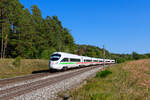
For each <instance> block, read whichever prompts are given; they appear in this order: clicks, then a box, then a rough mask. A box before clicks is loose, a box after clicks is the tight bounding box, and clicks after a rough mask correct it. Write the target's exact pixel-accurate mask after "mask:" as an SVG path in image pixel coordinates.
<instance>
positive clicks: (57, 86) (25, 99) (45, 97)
mask: <svg viewBox="0 0 150 100" xmlns="http://www.w3.org/2000/svg"><path fill="white" fill-rule="evenodd" d="M102 68H103V67H98V68H95V69H92V70H90V71H87V72H84V73H82V74H79V75H76V76H74V77H71V78H69V79H65V80H63V81H60V82H57V83H54V84H51V85H49V86H46V87H44V88H40V89H38V90H36V91H32V92H30V93H27V94H24V95H21V96H18V97H15V98H13V99H12V100H50V99H52V98H57V97H58V96H57V94H58V93H59V92H61V91H66V90H68V89H71V88H73V87H75V86H77V85H79V84H80V83H82V82H83V81H84V80H85V79H86V78H88V77H92V76H94V75H95V74H96V72H97V71H99V70H100V69H102ZM69 72H70V71H67V72H65V73H59V74H57V75H50V76H46V77H43V78H44V79H45V78H50V77H54V76H58V75H62V74H66V73H69ZM43 78H41V79H43ZM38 80H40V79H38ZM33 81H37V79H36V80H32V81H27V82H25V83H20V84H27V83H29V82H33ZM20 84H13V85H20ZM10 86H11V85H10ZM10 86H7V87H5V88H9V87H10ZM1 89H4V88H1Z"/></svg>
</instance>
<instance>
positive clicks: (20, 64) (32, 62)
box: [0, 58, 49, 79]
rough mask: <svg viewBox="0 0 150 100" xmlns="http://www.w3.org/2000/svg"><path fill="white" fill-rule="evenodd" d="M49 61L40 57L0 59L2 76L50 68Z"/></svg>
mask: <svg viewBox="0 0 150 100" xmlns="http://www.w3.org/2000/svg"><path fill="white" fill-rule="evenodd" d="M48 63H49V61H48V60H40V59H20V58H17V59H0V78H1V79H3V78H12V77H16V76H22V75H28V74H32V72H35V71H42V70H48V69H49V67H48Z"/></svg>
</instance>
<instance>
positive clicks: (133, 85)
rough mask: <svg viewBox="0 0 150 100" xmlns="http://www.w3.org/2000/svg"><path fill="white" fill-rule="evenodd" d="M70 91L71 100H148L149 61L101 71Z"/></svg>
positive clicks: (149, 91)
mask: <svg viewBox="0 0 150 100" xmlns="http://www.w3.org/2000/svg"><path fill="white" fill-rule="evenodd" d="M86 82H87V84H85V85H83V86H82V87H81V88H76V89H73V90H71V91H70V92H71V96H72V99H73V100H150V59H147V60H137V61H129V62H126V63H122V64H116V65H113V66H112V67H108V68H105V69H103V71H100V72H98V73H97V74H96V77H94V78H92V79H87V80H86Z"/></svg>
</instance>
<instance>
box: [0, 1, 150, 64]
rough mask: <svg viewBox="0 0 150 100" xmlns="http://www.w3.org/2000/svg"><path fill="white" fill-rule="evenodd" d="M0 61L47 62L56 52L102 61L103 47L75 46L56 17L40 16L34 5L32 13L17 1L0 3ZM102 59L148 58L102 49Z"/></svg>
mask: <svg viewBox="0 0 150 100" xmlns="http://www.w3.org/2000/svg"><path fill="white" fill-rule="evenodd" d="M0 46H1V55H0V56H1V58H16V57H21V58H24V59H49V56H50V55H51V54H52V53H53V52H55V51H57V52H58V51H61V52H68V53H73V54H78V55H83V56H90V57H98V58H103V51H104V50H103V48H99V47H96V46H91V45H80V44H76V43H75V41H74V38H73V36H72V35H71V33H70V31H69V29H67V28H66V27H63V25H62V23H61V21H60V20H59V19H58V17H57V16H47V17H46V18H43V17H42V12H41V11H40V9H39V8H38V6H37V5H32V7H31V11H30V10H29V9H27V8H24V6H23V5H22V4H21V3H20V2H19V0H1V1H0ZM105 57H106V58H111V59H116V60H117V61H118V62H124V61H126V60H134V59H135V60H138V59H145V58H150V53H149V54H138V53H136V52H133V53H132V54H114V53H110V52H109V51H108V50H105Z"/></svg>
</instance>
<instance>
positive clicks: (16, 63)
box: [13, 56, 21, 67]
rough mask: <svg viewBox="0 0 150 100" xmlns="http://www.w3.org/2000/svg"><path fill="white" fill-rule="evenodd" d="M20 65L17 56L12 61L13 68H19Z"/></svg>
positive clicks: (19, 58)
mask: <svg viewBox="0 0 150 100" xmlns="http://www.w3.org/2000/svg"><path fill="white" fill-rule="evenodd" d="M20 64H21V57H20V56H18V57H16V58H15V60H14V62H13V65H14V66H15V67H20Z"/></svg>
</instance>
